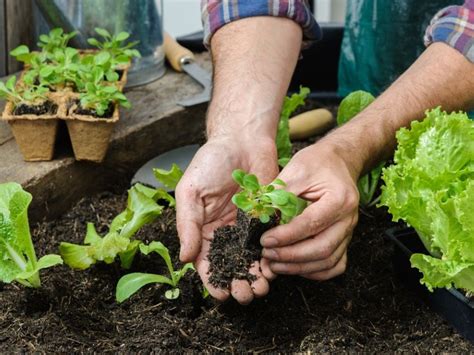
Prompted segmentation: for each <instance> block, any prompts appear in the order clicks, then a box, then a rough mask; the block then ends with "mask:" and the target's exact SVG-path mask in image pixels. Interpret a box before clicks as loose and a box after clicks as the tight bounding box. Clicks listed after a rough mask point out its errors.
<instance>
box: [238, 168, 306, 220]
mask: <svg viewBox="0 0 474 355" xmlns="http://www.w3.org/2000/svg"><path fill="white" fill-rule="evenodd" d="M232 178H233V179H234V181H235V182H236V183H237V184H239V186H240V187H241V188H242V191H241V192H239V193H237V194H235V195H234V196H233V197H232V202H233V203H234V204H235V205H236V206H237V207H238V208H240V209H241V210H242V211H244V212H246V213H247V214H249V215H250V216H251V217H252V218H258V219H260V221H261V222H262V223H268V222H269V221H270V218H271V216H274V215H276V213H277V211H279V214H280V221H281V223H288V222H289V221H290V220H291V219H293V218H294V217H295V216H297V215H299V214H300V213H301V212H303V210H304V209H305V208H306V205H307V202H306V201H305V200H303V199H301V198H298V197H297V196H296V195H295V194H293V193H291V192H288V191H285V190H283V189H282V187H285V186H286V183H285V182H284V181H282V180H280V179H276V180H275V181H273V182H272V183H271V184H269V185H260V183H259V182H258V178H257V177H256V176H255V175H253V174H247V173H246V172H245V171H243V170H234V172H233V173H232ZM278 187H280V188H278Z"/></svg>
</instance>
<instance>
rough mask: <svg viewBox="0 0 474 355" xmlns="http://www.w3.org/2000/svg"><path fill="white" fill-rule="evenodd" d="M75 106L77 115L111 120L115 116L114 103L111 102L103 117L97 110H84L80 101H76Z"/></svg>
mask: <svg viewBox="0 0 474 355" xmlns="http://www.w3.org/2000/svg"><path fill="white" fill-rule="evenodd" d="M74 105H76V108H75V109H74V111H73V112H74V113H75V114H77V115H84V116H92V117H95V118H104V119H106V118H111V117H112V115H113V114H114V109H115V106H114V104H113V102H111V103H110V104H109V106H108V107H107V110H105V113H104V114H103V115H102V116H99V115H98V114H97V112H96V111H95V110H92V109H86V108H83V107H82V106H81V102H80V101H79V100H77V101H75V102H74Z"/></svg>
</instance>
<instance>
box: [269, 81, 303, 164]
mask: <svg viewBox="0 0 474 355" xmlns="http://www.w3.org/2000/svg"><path fill="white" fill-rule="evenodd" d="M309 93H310V90H309V89H308V88H306V87H300V92H299V93H295V94H293V95H291V96H288V97H285V101H284V102H283V107H282V109H281V114H280V121H279V122H278V131H277V136H276V146H277V152H278V164H279V165H280V166H282V167H285V166H286V164H288V162H289V161H290V158H291V155H292V154H291V153H292V152H291V150H292V145H291V141H290V123H289V119H290V116H291V114H292V113H293V112H295V110H296V109H297V108H298V107H299V106H302V105H304V100H305V99H306V97H307V96H308V95H309Z"/></svg>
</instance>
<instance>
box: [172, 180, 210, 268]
mask: <svg viewBox="0 0 474 355" xmlns="http://www.w3.org/2000/svg"><path fill="white" fill-rule="evenodd" d="M203 216H204V207H203V205H202V201H201V200H200V199H199V198H197V194H196V191H195V190H194V189H193V187H192V186H191V185H187V183H186V182H185V181H183V182H182V183H179V184H178V186H177V188H176V227H177V229H178V236H179V240H180V245H181V247H180V253H179V258H180V260H181V261H182V262H183V263H187V262H192V261H194V260H196V258H197V256H198V254H199V252H200V250H201V239H202V235H201V233H202V224H203Z"/></svg>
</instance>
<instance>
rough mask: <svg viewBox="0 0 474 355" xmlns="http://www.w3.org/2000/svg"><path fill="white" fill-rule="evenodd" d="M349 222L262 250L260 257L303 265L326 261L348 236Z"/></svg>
mask: <svg viewBox="0 0 474 355" xmlns="http://www.w3.org/2000/svg"><path fill="white" fill-rule="evenodd" d="M351 224H352V223H351V220H347V219H344V220H342V221H339V222H336V223H335V224H334V225H332V226H331V227H329V228H327V229H326V230H324V231H322V232H321V233H319V234H318V235H315V236H312V237H310V238H308V239H306V240H303V241H300V242H298V243H295V244H292V245H289V246H284V247H281V248H271V249H270V248H264V249H263V251H262V255H263V257H264V258H267V259H270V260H272V261H279V262H288V263H304V262H310V261H316V260H325V259H328V258H329V257H330V256H331V255H332V254H333V253H334V251H335V250H336V249H337V248H338V247H339V246H340V245H341V243H342V242H343V241H344V240H345V238H346V236H348V235H350V234H351V232H352V229H351Z"/></svg>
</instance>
